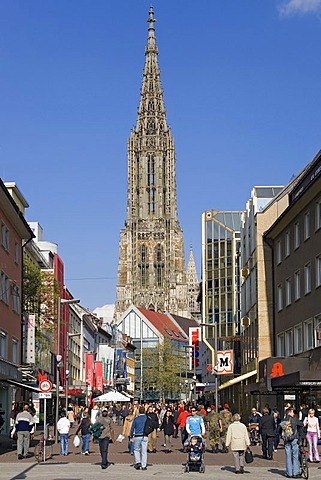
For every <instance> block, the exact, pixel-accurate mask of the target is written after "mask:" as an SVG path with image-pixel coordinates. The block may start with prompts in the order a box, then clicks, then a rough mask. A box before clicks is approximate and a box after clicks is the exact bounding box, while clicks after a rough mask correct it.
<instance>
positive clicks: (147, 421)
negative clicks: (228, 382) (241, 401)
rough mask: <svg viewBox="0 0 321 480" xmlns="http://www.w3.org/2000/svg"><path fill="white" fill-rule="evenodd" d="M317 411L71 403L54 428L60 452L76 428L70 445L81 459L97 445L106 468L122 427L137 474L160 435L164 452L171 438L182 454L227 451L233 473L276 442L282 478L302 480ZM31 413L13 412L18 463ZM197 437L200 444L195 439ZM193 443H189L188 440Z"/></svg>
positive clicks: (268, 454) (268, 453) (26, 409)
mask: <svg viewBox="0 0 321 480" xmlns="http://www.w3.org/2000/svg"><path fill="white" fill-rule="evenodd" d="M316 413H318V414H319V411H316V409H313V408H308V406H306V405H301V406H300V409H299V410H298V411H296V410H295V408H294V406H293V405H289V404H287V405H285V408H284V410H283V411H282V412H280V411H279V410H278V409H277V408H276V407H274V408H273V409H270V408H269V406H268V405H265V407H264V408H263V409H262V412H259V411H258V410H257V409H256V408H255V407H253V408H252V409H251V412H250V414H249V415H248V416H247V417H245V418H246V419H245V420H244V418H243V419H242V417H241V415H240V414H239V413H234V415H233V414H232V412H231V410H230V407H229V405H228V404H224V405H223V406H221V407H220V406H219V408H218V409H216V407H215V405H209V406H207V408H205V407H204V405H202V404H200V405H195V404H187V403H185V402H179V403H177V404H174V403H169V404H164V403H153V404H148V403H147V404H139V403H138V402H133V403H128V404H123V405H121V404H117V403H114V404H108V405H99V404H95V405H94V406H93V407H92V408H90V407H80V408H77V409H75V408H74V406H73V405H69V406H68V408H67V410H66V409H60V418H59V420H58V422H57V425H56V428H57V432H58V433H59V439H60V454H61V455H68V453H69V439H70V428H72V427H73V426H74V424H76V430H75V437H74V445H75V446H78V445H79V444H80V443H81V452H82V454H83V455H89V453H90V442H91V441H93V442H97V443H98V444H99V449H100V454H101V468H102V469H105V468H107V467H108V466H109V465H110V464H111V462H109V460H108V450H109V444H110V442H111V441H112V442H114V441H115V438H114V425H115V424H117V425H118V426H122V433H121V434H120V435H119V437H118V438H117V441H124V440H126V443H127V449H128V453H129V454H130V455H133V456H134V464H133V466H134V468H135V469H136V470H146V469H147V456H148V453H150V454H154V453H156V452H157V451H158V445H157V442H158V440H159V437H162V436H163V441H162V444H161V446H162V447H164V449H165V450H164V452H165V453H167V454H170V453H171V451H172V447H173V443H172V439H173V438H180V441H181V445H182V448H181V451H183V452H191V451H194V452H195V451H198V450H200V451H204V450H205V446H206V449H207V451H208V452H211V453H213V454H215V453H218V452H221V453H227V452H228V451H229V450H230V452H231V454H232V458H233V461H234V466H235V473H239V474H244V473H245V461H246V460H247V454H249V455H248V456H250V460H248V461H251V455H250V454H251V451H250V447H251V445H256V444H260V445H261V448H262V456H263V458H265V459H268V460H272V459H273V454H274V453H275V452H276V451H277V449H278V447H279V444H280V441H281V440H282V441H283V445H284V451H285V467H286V476H287V477H289V478H299V477H300V471H301V470H300V451H301V450H300V449H301V446H302V445H303V444H304V443H305V444H306V445H307V446H308V461H309V462H316V463H319V462H320V457H319V452H318V442H319V440H320V421H319V420H320V417H319V415H317V414H316ZM33 415H34V412H33V411H32V408H31V407H30V406H29V405H24V406H23V408H22V409H21V408H20V409H19V411H16V412H15V415H13V416H12V417H11V418H13V419H14V420H13V428H12V430H11V435H12V437H14V436H15V437H16V439H17V455H18V459H22V458H25V457H27V456H28V450H29V444H30V438H31V435H32V432H33V428H34V422H33ZM195 437H196V438H197V437H199V439H200V440H199V442H198V441H196V440H195ZM191 439H193V441H192V442H191Z"/></svg>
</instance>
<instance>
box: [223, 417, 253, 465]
mask: <svg viewBox="0 0 321 480" xmlns="http://www.w3.org/2000/svg"><path fill="white" fill-rule="evenodd" d="M240 420H241V415H240V414H238V413H235V414H234V415H233V417H232V422H233V423H231V424H230V425H229V427H228V429H227V432H226V443H225V445H226V447H230V448H231V451H232V455H233V460H234V466H235V473H244V452H245V450H246V449H247V448H248V447H249V446H250V438H249V434H248V431H247V428H246V426H245V425H244V423H241V422H240Z"/></svg>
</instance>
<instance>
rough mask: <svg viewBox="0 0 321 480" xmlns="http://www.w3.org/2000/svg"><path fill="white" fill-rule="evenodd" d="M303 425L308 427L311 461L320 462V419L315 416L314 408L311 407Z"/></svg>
mask: <svg viewBox="0 0 321 480" xmlns="http://www.w3.org/2000/svg"><path fill="white" fill-rule="evenodd" d="M303 425H304V426H305V427H306V429H307V434H306V438H307V441H308V444H309V461H310V462H313V459H314V461H315V462H316V463H320V456H319V452H318V439H319V438H320V426H319V419H318V418H317V417H316V416H315V410H314V408H310V410H309V412H308V416H307V417H306V418H305V419H304V421H303Z"/></svg>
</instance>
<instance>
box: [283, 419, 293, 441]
mask: <svg viewBox="0 0 321 480" xmlns="http://www.w3.org/2000/svg"><path fill="white" fill-rule="evenodd" d="M281 427H282V438H283V440H284V442H292V441H293V440H294V439H295V438H297V435H296V430H294V429H293V427H292V424H291V422H290V420H284V421H283V422H281Z"/></svg>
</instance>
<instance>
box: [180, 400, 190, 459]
mask: <svg viewBox="0 0 321 480" xmlns="http://www.w3.org/2000/svg"><path fill="white" fill-rule="evenodd" d="M190 414H191V412H190V411H189V408H188V406H187V405H184V410H182V411H181V413H180V414H179V416H178V419H177V425H178V426H179V427H180V429H181V440H182V446H183V450H184V449H185V446H184V444H185V442H186V440H187V437H188V434H187V432H186V419H187V417H189V416H190Z"/></svg>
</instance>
